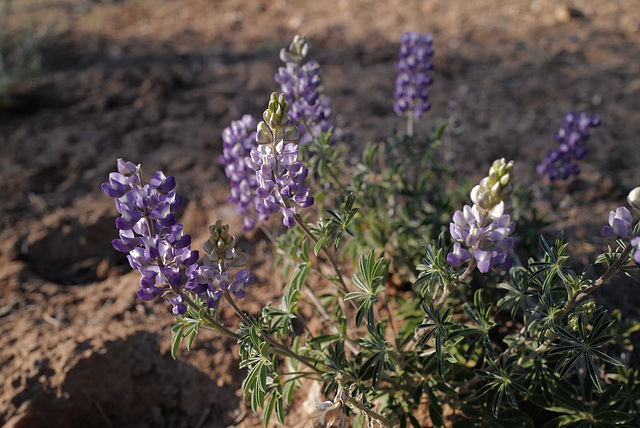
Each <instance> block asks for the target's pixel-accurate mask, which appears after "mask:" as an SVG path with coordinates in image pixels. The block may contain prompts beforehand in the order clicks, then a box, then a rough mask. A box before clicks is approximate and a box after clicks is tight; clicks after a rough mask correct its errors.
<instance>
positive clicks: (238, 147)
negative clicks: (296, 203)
mask: <svg viewBox="0 0 640 428" xmlns="http://www.w3.org/2000/svg"><path fill="white" fill-rule="evenodd" d="M255 129H256V121H255V119H254V118H253V117H251V116H250V115H244V116H243V117H242V119H240V120H234V121H232V122H231V125H230V126H229V127H227V128H225V129H224V131H222V143H223V149H222V155H221V156H220V162H221V163H222V164H223V165H225V168H224V172H225V174H226V176H227V178H229V180H230V183H231V190H230V193H229V197H228V200H229V202H230V203H232V204H235V205H236V212H237V213H238V214H240V215H241V216H243V218H244V221H243V225H242V230H243V231H244V232H248V231H250V230H251V229H253V228H254V227H255V225H256V219H257V220H258V221H261V222H265V221H267V218H268V214H264V213H260V212H258V211H257V210H256V207H257V205H258V204H259V203H260V200H261V199H260V198H259V197H257V196H256V190H257V189H258V179H257V178H256V173H255V171H254V170H253V169H251V168H250V167H249V166H248V165H247V160H246V158H247V156H249V154H250V153H251V150H253V149H255V148H256V147H257V146H258V145H257V144H256V131H255Z"/></svg>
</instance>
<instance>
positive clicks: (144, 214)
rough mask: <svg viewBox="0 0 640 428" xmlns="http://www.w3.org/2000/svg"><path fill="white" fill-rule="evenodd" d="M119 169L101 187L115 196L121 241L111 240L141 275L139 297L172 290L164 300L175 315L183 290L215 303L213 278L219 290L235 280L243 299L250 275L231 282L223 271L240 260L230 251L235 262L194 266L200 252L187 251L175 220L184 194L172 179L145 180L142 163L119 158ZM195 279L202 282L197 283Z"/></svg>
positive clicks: (240, 275) (181, 310)
mask: <svg viewBox="0 0 640 428" xmlns="http://www.w3.org/2000/svg"><path fill="white" fill-rule="evenodd" d="M117 169H118V172H112V173H110V174H109V182H108V183H103V184H102V191H103V192H104V193H105V194H106V195H107V196H109V197H112V198H115V203H116V209H117V210H118V212H119V213H120V217H119V218H118V219H116V227H117V228H118V230H119V239H114V240H113V242H112V244H113V247H114V248H115V249H116V250H118V251H120V252H123V253H129V254H128V255H127V259H128V260H129V264H130V265H131V268H132V269H135V270H138V271H139V272H140V274H141V279H140V289H139V290H138V292H137V295H138V297H139V298H140V299H142V300H145V301H150V300H153V299H155V298H156V297H157V296H160V295H163V294H165V293H166V292H171V293H173V295H174V296H175V297H169V298H167V300H168V301H169V302H170V303H171V304H172V305H173V312H174V313H175V314H179V315H184V313H185V312H186V310H187V307H186V305H185V296H184V294H183V291H184V290H189V291H192V292H194V293H195V294H197V295H198V296H199V297H201V298H202V299H203V300H206V301H207V303H208V306H209V307H210V308H212V307H215V306H217V300H219V298H220V296H221V295H222V291H220V290H218V286H216V285H214V280H216V281H217V282H219V287H220V288H223V285H224V284H223V282H224V281H226V284H230V283H236V282H239V283H240V286H238V285H235V288H236V289H237V290H238V291H239V293H238V295H236V297H243V296H244V294H243V293H242V292H243V291H244V290H243V289H244V288H246V286H248V285H250V283H251V282H252V281H253V277H252V276H251V275H249V274H248V272H242V271H240V272H238V273H236V275H235V279H233V280H231V281H230V279H231V276H230V274H229V272H228V270H225V269H226V268H228V267H229V266H234V267H235V266H239V265H240V264H238V262H240V261H242V259H240V258H237V257H236V256H237V255H236V254H235V252H233V251H231V252H229V255H230V256H233V258H232V260H235V262H234V263H235V264H234V263H231V264H229V266H226V265H224V264H223V268H224V269H222V268H220V264H217V265H214V264H211V265H212V266H207V265H206V263H205V266H202V267H201V266H199V265H198V263H197V261H198V257H199V252H198V251H195V250H194V251H192V250H191V237H190V236H189V235H185V234H184V233H183V226H182V225H181V224H179V223H177V220H176V216H175V214H174V213H175V212H176V211H177V210H178V209H180V207H181V205H182V197H181V196H180V195H177V194H176V192H175V190H174V188H175V185H176V182H175V179H174V178H173V177H171V176H170V177H166V176H165V175H164V174H163V173H162V171H158V172H156V174H155V175H154V176H153V177H152V178H151V180H149V183H148V184H144V183H143V179H142V171H141V168H140V165H138V166H136V165H135V164H133V163H132V162H126V161H124V160H122V159H118V161H117ZM206 250H207V247H206V245H205V251H206ZM206 260H207V258H206V257H205V261H206ZM245 262H246V260H245ZM196 283H198V284H206V286H205V287H204V288H203V287H195V286H194V284H196ZM196 288H197V290H195V289H196ZM229 288H230V289H231V285H229ZM223 289H224V288H223ZM194 290H195V291H194ZM231 291H232V292H233V290H231Z"/></svg>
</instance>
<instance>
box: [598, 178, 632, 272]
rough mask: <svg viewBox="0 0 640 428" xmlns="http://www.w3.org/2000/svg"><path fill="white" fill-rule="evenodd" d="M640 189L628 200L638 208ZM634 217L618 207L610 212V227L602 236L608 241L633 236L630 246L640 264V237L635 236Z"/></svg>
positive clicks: (630, 195)
mask: <svg viewBox="0 0 640 428" xmlns="http://www.w3.org/2000/svg"><path fill="white" fill-rule="evenodd" d="M639 196H640V187H638V188H635V189H633V190H632V191H631V193H629V196H628V198H627V200H628V202H629V204H630V205H631V206H632V207H634V208H636V207H637V203H638V197H639ZM632 223H633V216H632V215H631V213H630V212H629V210H628V209H627V208H626V207H618V208H617V209H616V210H615V211H610V212H609V226H604V227H603V228H602V232H601V234H602V236H604V237H605V238H607V239H624V238H627V237H628V236H631V242H630V245H631V246H632V247H633V253H632V257H633V260H635V261H636V263H640V236H633V230H634V229H633V225H632Z"/></svg>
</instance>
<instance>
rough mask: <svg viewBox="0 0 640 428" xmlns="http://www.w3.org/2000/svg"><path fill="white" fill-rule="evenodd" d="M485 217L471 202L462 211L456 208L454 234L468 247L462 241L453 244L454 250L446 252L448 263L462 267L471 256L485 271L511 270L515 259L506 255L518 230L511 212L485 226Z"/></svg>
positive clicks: (452, 229)
mask: <svg viewBox="0 0 640 428" xmlns="http://www.w3.org/2000/svg"><path fill="white" fill-rule="evenodd" d="M484 222H485V221H484V219H483V218H482V216H481V215H480V213H479V212H478V210H474V209H473V208H472V207H470V206H469V205H465V206H464V209H463V211H456V213H455V214H454V215H453V222H452V223H451V225H450V226H449V230H450V232H451V237H452V238H453V239H454V240H456V241H460V242H464V243H465V245H466V246H467V248H469V249H468V250H467V249H465V248H462V246H461V245H460V244H459V242H455V243H454V244H453V251H452V252H451V253H449V254H448V255H447V262H448V263H449V264H450V265H451V266H454V267H457V266H460V265H461V264H463V263H464V262H466V261H468V260H469V259H471V258H472V257H473V258H474V259H475V260H476V262H477V266H478V270H479V271H480V272H482V273H487V272H489V270H490V269H493V270H495V271H498V272H500V271H505V270H509V269H510V268H511V266H512V265H513V259H512V258H510V257H507V256H508V255H509V250H510V249H511V248H513V238H511V237H510V236H509V235H511V234H512V233H513V231H514V230H515V223H514V222H512V221H511V218H510V217H509V215H508V214H504V215H502V216H501V217H499V218H498V219H495V220H493V221H492V222H491V223H490V224H489V225H487V226H485V227H483V226H482V224H483V223H484Z"/></svg>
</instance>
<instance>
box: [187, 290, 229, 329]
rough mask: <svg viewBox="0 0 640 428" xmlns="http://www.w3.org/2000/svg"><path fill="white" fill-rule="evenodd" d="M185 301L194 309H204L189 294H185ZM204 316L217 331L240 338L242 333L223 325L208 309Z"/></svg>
mask: <svg viewBox="0 0 640 428" xmlns="http://www.w3.org/2000/svg"><path fill="white" fill-rule="evenodd" d="M184 302H185V303H186V304H187V305H189V306H190V307H192V308H193V309H195V310H196V311H199V310H200V309H202V308H201V307H200V306H198V305H196V303H195V302H194V301H193V300H191V298H189V296H187V295H185V296H184ZM202 318H203V319H204V320H205V321H206V322H207V323H208V324H209V326H210V327H211V328H213V329H214V330H215V331H217V332H219V333H222V334H224V335H225V336H229V337H231V338H233V339H235V340H240V337H241V336H240V335H239V334H238V333H234V332H233V331H231V330H229V329H228V328H226V327H225V326H223V325H222V324H220V323H219V322H218V321H216V320H215V319H214V318H213V317H212V316H211V315H209V313H208V312H207V311H203V313H202Z"/></svg>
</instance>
